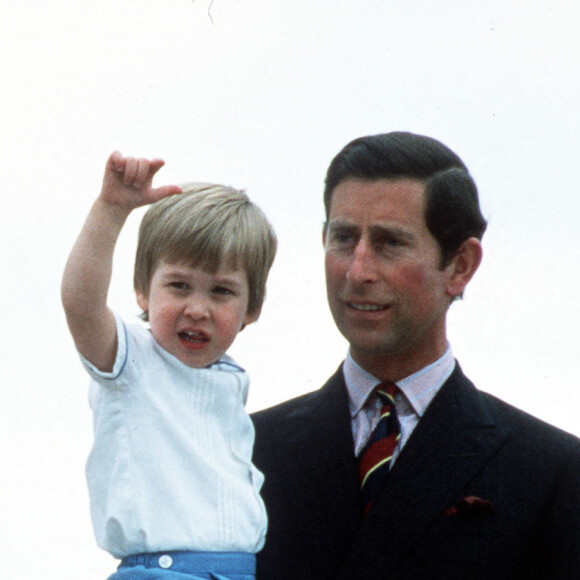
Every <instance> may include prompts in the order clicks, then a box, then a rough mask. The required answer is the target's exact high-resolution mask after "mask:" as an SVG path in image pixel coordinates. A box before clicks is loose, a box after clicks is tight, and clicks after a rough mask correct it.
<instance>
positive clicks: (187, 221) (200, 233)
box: [133, 183, 277, 318]
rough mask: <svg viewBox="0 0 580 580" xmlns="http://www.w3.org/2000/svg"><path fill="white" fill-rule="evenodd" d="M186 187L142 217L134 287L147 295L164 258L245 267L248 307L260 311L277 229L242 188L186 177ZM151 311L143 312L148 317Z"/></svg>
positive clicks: (214, 269)
mask: <svg viewBox="0 0 580 580" xmlns="http://www.w3.org/2000/svg"><path fill="white" fill-rule="evenodd" d="M182 189H183V193H181V194H177V195H172V196H170V197H166V198H164V199H162V200H161V201H158V202H157V203H155V204H153V205H152V206H151V207H150V208H149V209H148V211H147V212H146V214H145V215H144V217H143V220H142V221H141V226H140V228H139V241H138V244H137V256H136V259H135V274H134V281H133V283H134V287H135V290H136V291H138V292H141V293H143V294H144V295H146V296H148V294H149V285H150V283H151V278H152V276H153V272H154V271H155V268H156V267H157V265H158V264H159V261H160V260H164V261H167V262H169V263H178V262H183V263H186V264H187V265H189V266H191V267H193V268H203V269H204V270H207V271H208V272H217V270H218V269H219V268H220V267H222V266H225V267H228V268H232V269H241V270H243V271H245V272H246V275H247V278H248V286H249V300H248V313H249V314H255V313H258V314H259V312H260V309H261V307H262V304H263V302H264V297H265V294H266V280H267V278H268V273H269V271H270V268H271V266H272V263H273V261H274V256H275V255H276V246H277V241H276V234H275V233H274V229H273V228H272V226H271V225H270V223H269V222H268V220H267V219H266V216H265V215H264V214H263V212H262V210H260V208H259V207H257V206H256V205H254V204H253V203H252V202H251V201H250V199H249V198H248V196H247V195H246V194H245V192H244V191H240V190H237V189H234V188H232V187H228V186H224V185H217V184H212V183H188V184H185V185H183V186H182ZM146 315H147V313H144V316H143V317H144V318H146Z"/></svg>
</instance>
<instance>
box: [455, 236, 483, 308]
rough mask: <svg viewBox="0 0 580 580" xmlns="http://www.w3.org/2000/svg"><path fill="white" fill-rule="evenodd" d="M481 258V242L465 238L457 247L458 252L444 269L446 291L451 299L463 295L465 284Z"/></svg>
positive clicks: (471, 276)
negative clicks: (446, 274) (445, 273)
mask: <svg viewBox="0 0 580 580" xmlns="http://www.w3.org/2000/svg"><path fill="white" fill-rule="evenodd" d="M482 256H483V250H482V247H481V242H480V241H479V240H478V239H477V238H467V239H466V240H465V241H464V242H463V243H462V244H461V246H459V250H457V252H456V253H455V255H454V256H453V259H452V260H451V263H450V264H449V265H448V266H447V268H446V270H448V272H449V278H448V281H447V288H446V291H447V294H448V295H449V296H450V297H451V298H457V297H458V296H461V295H462V294H463V291H464V290H465V288H466V287H467V284H469V282H470V280H471V279H472V278H473V276H474V274H475V272H477V269H478V268H479V265H480V264H481V258H482Z"/></svg>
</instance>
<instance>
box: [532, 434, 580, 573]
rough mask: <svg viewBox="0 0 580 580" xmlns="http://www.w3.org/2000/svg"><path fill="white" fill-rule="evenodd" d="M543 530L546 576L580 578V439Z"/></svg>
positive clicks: (567, 462)
mask: <svg viewBox="0 0 580 580" xmlns="http://www.w3.org/2000/svg"><path fill="white" fill-rule="evenodd" d="M564 466H565V467H564V468H563V470H562V474H561V476H560V477H559V479H558V485H557V487H556V488H555V490H554V495H553V500H552V502H551V504H550V506H549V508H548V510H547V513H546V519H545V524H544V526H543V527H542V532H541V534H540V537H541V541H542V545H541V546H540V550H541V551H542V553H543V554H544V555H545V557H544V562H543V574H542V577H543V578H546V579H549V578H550V579H551V578H558V580H577V579H578V578H580V443H577V444H576V445H575V446H574V447H573V449H572V451H571V453H570V456H569V458H568V460H567V461H565V462H564Z"/></svg>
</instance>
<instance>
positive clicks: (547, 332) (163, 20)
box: [0, 0, 580, 580]
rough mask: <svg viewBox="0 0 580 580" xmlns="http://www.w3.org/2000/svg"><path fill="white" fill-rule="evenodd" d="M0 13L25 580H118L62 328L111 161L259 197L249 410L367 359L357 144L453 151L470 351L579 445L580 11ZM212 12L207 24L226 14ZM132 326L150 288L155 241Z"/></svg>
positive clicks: (484, 383) (32, 2) (84, 8)
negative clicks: (339, 204) (76, 255)
mask: <svg viewBox="0 0 580 580" xmlns="http://www.w3.org/2000/svg"><path fill="white" fill-rule="evenodd" d="M210 4H211V0H195V1H191V0H139V1H137V0H124V1H123V0H117V1H114V0H83V1H82V2H78V1H76V0H68V1H65V0H60V1H52V2H51V1H46V0H45V1H40V0H12V1H11V0H0V54H1V58H0V78H1V79H2V87H3V88H2V96H1V97H0V98H1V107H0V119H1V135H2V139H1V141H0V154H1V160H2V161H1V171H0V183H1V192H2V203H1V206H0V207H1V209H0V211H1V215H2V221H3V225H2V227H1V228H0V240H1V246H2V248H3V251H2V252H1V257H0V260H1V268H2V271H3V280H4V281H3V284H2V290H1V291H2V296H1V300H0V309H1V321H2V326H3V329H4V331H3V333H2V338H1V339H0V361H1V364H2V370H3V375H4V384H3V392H4V394H5V395H6V397H5V399H4V402H3V404H2V418H1V421H0V439H1V442H2V443H1V449H2V457H1V461H2V476H1V480H0V481H1V490H2V493H1V495H0V521H1V522H2V523H1V527H0V554H1V556H2V569H3V570H4V571H5V572H6V573H8V571H9V572H10V575H11V577H12V576H13V577H18V578H24V579H26V580H28V579H37V578H43V579H44V580H52V579H55V580H56V579H58V580H78V578H87V579H89V580H92V579H93V578H94V579H104V578H106V576H107V575H108V574H110V573H111V572H112V571H113V568H114V565H115V563H114V561H113V559H112V558H111V557H110V556H108V555H107V554H106V553H104V552H102V551H101V550H100V549H98V548H97V547H96V544H95V541H94V539H93V535H92V529H91V525H90V518H89V508H88V497H87V492H86V486H85V480H84V463H85V459H86V456H87V454H88V452H89V449H90V445H91V415H90V412H89V408H88V403H87V384H88V380H87V377H86V376H85V373H84V371H83V370H82V368H81V365H80V363H79V361H78V358H77V356H76V353H75V352H74V349H73V345H72V341H71V339H70V338H69V336H68V332H67V329H66V326H65V322H64V316H63V313H62V310H61V307H60V298H59V285H60V277H61V273H62V269H63V265H64V261H65V259H66V256H67V254H68V251H69V250H70V247H71V245H72V243H73V241H74V239H75V237H76V235H77V233H78V231H79V229H80V227H81V224H82V221H83V220H84V217H85V215H86V213H87V211H88V209H89V207H90V205H91V203H92V201H93V200H94V198H95V197H96V196H97V194H98V191H99V187H100V181H101V176H102V172H103V167H104V163H105V160H106V158H107V156H108V154H109V153H110V152H111V151H113V150H114V149H120V150H121V151H123V152H124V153H126V154H132V155H139V156H141V155H147V156H161V157H163V158H164V159H165V160H166V162H167V165H166V167H165V168H164V169H163V170H162V171H161V172H160V174H159V177H158V179H157V183H158V184H161V183H170V182H183V181H190V180H199V181H217V182H222V183H226V184H230V185H234V186H236V187H243V188H246V189H247V191H248V193H249V194H250V196H251V197H252V198H253V199H254V200H255V201H256V202H257V203H258V204H259V205H260V206H261V207H262V208H263V209H264V210H265V211H266V213H267V214H268V215H269V217H270V219H271V221H272V223H273V224H274V226H275V228H276V229H277V232H278V236H279V241H280V250H279V255H278V258H277V261H276V263H275V265H274V269H273V272H272V274H271V281H270V284H269V290H268V299H267V302H266V305H265V308H264V311H263V315H262V318H261V320H260V321H259V323H258V324H256V325H253V326H252V327H250V328H248V329H247V330H246V331H244V333H242V335H241V336H240V338H239V340H238V342H237V343H236V344H235V345H234V348H233V349H232V350H231V351H230V352H231V354H233V355H234V356H235V357H236V358H237V359H238V360H239V361H240V362H241V363H242V364H243V365H244V366H245V367H246V368H247V369H248V370H249V372H250V374H251V377H252V387H251V395H250V401H249V404H248V406H249V409H250V410H255V409H258V408H262V407H266V406H269V405H272V404H274V403H276V402H279V401H283V400H286V399H288V398H290V397H293V396H295V395H298V394H301V393H303V392H306V391H309V390H313V389H315V388H318V387H319V386H320V385H321V384H322V383H323V382H324V381H325V380H326V378H327V377H328V376H329V375H330V374H331V373H332V372H333V371H334V370H335V368H336V367H337V366H338V364H339V363H340V361H341V360H342V358H343V356H344V354H345V352H346V345H345V342H344V340H343V339H342V338H341V337H340V335H339V333H338V331H337V330H336V329H335V327H334V324H333V322H332V320H331V317H330V315H329V313H328V309H327V305H326V297H325V290H324V280H323V268H322V264H323V253H322V246H321V242H320V231H321V224H322V222H323V219H324V216H323V207H322V201H321V192H322V184H323V179H324V174H325V171H326V167H327V166H328V163H329V162H330V160H331V158H332V157H333V156H334V155H335V153H336V152H338V150H339V149H341V148H342V146H343V145H345V144H346V143H347V142H348V141H350V140H351V139H353V138H355V137H358V136H361V135H365V134H371V133H378V132H385V131H391V130H410V131H414V132H418V133H423V134H427V135H430V136H433V137H436V138H438V139H440V140H442V141H443V142H444V143H446V144H447V145H449V146H450V147H451V148H452V149H454V150H455V151H456V152H457V153H459V155H460V156H461V157H462V158H463V159H464V161H465V162H466V164H467V165H468V167H469V168H470V170H471V172H472V174H473V176H474V178H475V180H476V182H477V183H478V186H479V190H480V195H481V200H482V205H483V208H484V212H485V214H486V216H487V217H488V219H489V229H488V232H487V234H486V237H485V239H484V250H485V256H484V262H483V265H482V267H481V269H480V271H479V272H478V274H477V276H476V278H475V279H474V280H473V281H472V283H471V285H470V287H469V288H468V291H467V293H466V296H465V300H464V301H463V302H461V303H458V304H455V305H453V306H452V312H451V314H450V321H449V336H450V340H451V342H452V346H453V349H454V352H455V354H456V356H457V358H458V359H459V360H460V362H461V364H462V366H463V368H464V370H465V371H466V373H467V374H468V375H469V376H470V377H471V378H472V379H473V380H474V382H475V383H476V384H477V385H478V387H479V388H481V389H483V390H486V391H488V392H491V393H494V394H496V395H498V396H500V397H501V398H503V399H505V400H507V401H509V402H511V403H513V404H515V405H516V406H518V407H520V408H523V409H525V410H527V411H529V412H531V413H533V414H535V415H538V416H541V417H542V418H544V419H545V420H547V421H549V422H551V423H554V424H556V425H558V426H560V427H562V428H563V429H566V430H568V431H571V432H573V433H575V434H577V435H580V421H579V420H578V418H577V415H578V412H579V411H580V385H578V380H577V374H578V373H577V361H578V358H579V356H580V338H579V332H578V328H579V326H580V306H579V304H578V297H579V293H578V290H577V285H578V282H579V278H580V275H579V271H580V270H579V262H580V234H579V232H578V216H579V215H580V195H579V188H580V80H579V79H580V74H579V71H580V44H579V43H578V38H577V31H578V26H579V20H580V8H579V7H578V3H577V1H576V0H556V1H549V0H521V1H511V0H487V1H483V0H481V1H470V0H467V1H463V0H461V1H460V0H438V1H436V2H434V1H432V0H416V1H415V0H358V1H354V0H351V1H346V0H317V1H316V2H314V1H310V2H306V1H304V0H291V1H286V2H278V1H273V0H268V1H267V0H214V2H213V4H211V8H210ZM208 11H209V12H208ZM141 215H142V214H141V213H136V214H135V215H134V216H132V219H131V221H130V223H129V224H128V226H127V228H126V230H125V231H124V232H123V236H122V238H121V240H120V243H119V246H118V252H117V255H116V260H115V276H114V280H113V284H112V289H111V295H110V302H111V305H112V306H113V307H114V308H115V309H116V310H118V311H119V312H120V313H121V314H123V315H124V316H125V317H128V318H130V319H132V318H134V317H136V315H137V314H138V309H137V306H136V304H135V301H134V296H133V292H132V289H131V277H132V262H133V253H134V249H135V237H136V227H137V224H138V222H139V218H140V216H141Z"/></svg>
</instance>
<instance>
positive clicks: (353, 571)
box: [253, 366, 580, 580]
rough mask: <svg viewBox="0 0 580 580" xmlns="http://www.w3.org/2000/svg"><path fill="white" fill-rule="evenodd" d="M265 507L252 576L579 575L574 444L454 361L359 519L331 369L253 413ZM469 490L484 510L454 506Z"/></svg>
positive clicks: (276, 579)
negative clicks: (482, 387) (478, 384)
mask: <svg viewBox="0 0 580 580" xmlns="http://www.w3.org/2000/svg"><path fill="white" fill-rule="evenodd" d="M253 420H254V424H255V428H256V443H255V448H254V461H255V463H256V465H257V467H258V468H259V469H260V470H261V471H263V472H264V474H265V476H266V480H265V484H264V487H263V490H262V495H263V498H264V500H265V503H266V508H267V510H268V516H269V529H268V535H267V539H266V545H265V547H264V549H263V551H262V552H260V553H259V554H258V575H257V579H258V580H286V579H287V580H327V579H328V580H331V579H332V580H358V579H360V580H362V579H364V580H369V579H372V580H374V579H383V578H384V579H386V578H389V579H400V580H413V579H419V578H420V579H440V580H454V579H481V580H503V579H505V580H517V579H520V578H521V579H526V580H529V579H539V578H542V579H550V580H567V579H570V580H572V579H574V580H578V579H580V440H579V439H577V438H576V437H573V436H572V435H570V434H567V433H565V432H563V431H561V430H559V429H556V428H555V427H552V426H550V425H548V424H546V423H543V422H542V421H540V420H538V419H536V418H534V417H531V416H530V415H527V414H526V413H524V412H522V411H519V410H517V409H515V408H513V407H511V406H510V405H508V404H506V403H504V402H502V401H500V400H499V399H497V398H495V397H493V396H491V395H488V394H485V393H482V392H480V391H478V390H477V389H476V388H475V387H474V386H473V384H472V383H471V382H470V381H469V380H468V379H467V378H466V377H465V375H464V374H463V373H462V371H461V369H460V368H459V366H457V367H456V369H455V371H454V372H453V374H452V375H451V377H450V378H449V379H448V380H447V382H446V383H445V384H444V385H443V387H442V388H441V390H440V391H439V393H438V394H437V395H436V397H435V398H434V399H433V401H432V403H431V405H430V406H429V408H428V409H427V411H426V412H425V414H424V415H423V417H422V419H421V421H420V422H419V424H418V426H417V427H416V428H415V431H414V432H413V434H412V436H411V437H410V439H409V440H408V442H407V444H406V445H405V447H404V449H403V451H402V453H401V455H400V456H399V457H398V459H397V461H396V463H395V465H394V466H393V469H392V471H391V472H390V474H389V477H388V478H387V480H386V482H385V484H384V486H383V488H382V490H381V493H380V495H379V497H378V499H377V501H376V503H375V505H374V507H373V509H372V511H371V512H370V513H369V515H368V516H367V517H366V518H363V517H362V514H361V508H360V498H359V487H358V477H357V462H356V459H355V457H354V452H353V448H354V445H353V439H352V433H351V425H350V415H349V409H348V395H347V391H346V386H345V383H344V378H343V375H342V370H341V369H339V370H338V372H337V373H336V374H335V375H334V376H333V377H332V378H331V379H330V380H329V381H328V382H327V383H326V385H325V386H324V387H322V389H320V390H318V391H315V392H313V393H309V394H307V395H303V396H301V397H298V398H297V399H293V400H291V401H288V402H286V403H282V404H281V405H278V406H276V407H273V408H271V409H267V410H264V411H260V412H258V413H256V414H254V415H253ZM470 496H477V497H478V498H480V499H482V500H484V501H486V502H490V503H491V506H490V505H489V504H484V505H485V506H487V508H488V509H483V510H477V509H474V510H471V511H470V510H467V512H462V511H461V510H460V509H454V507H457V506H459V505H463V504H462V503H461V500H463V499H464V498H466V497H470Z"/></svg>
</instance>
